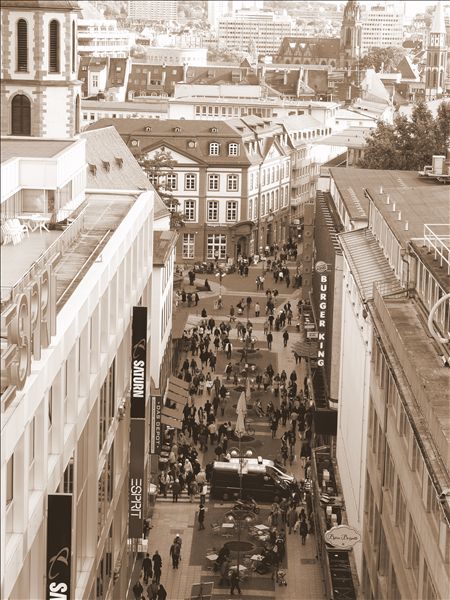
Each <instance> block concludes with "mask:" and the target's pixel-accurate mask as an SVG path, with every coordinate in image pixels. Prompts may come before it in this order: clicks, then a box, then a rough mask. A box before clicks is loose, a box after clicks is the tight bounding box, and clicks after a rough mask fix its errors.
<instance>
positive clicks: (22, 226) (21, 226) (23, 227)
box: [11, 219, 30, 237]
mask: <svg viewBox="0 0 450 600" xmlns="http://www.w3.org/2000/svg"><path fill="white" fill-rule="evenodd" d="M11 221H12V222H13V226H14V228H15V229H17V230H18V231H21V232H22V233H24V234H25V233H26V234H27V236H28V237H30V234H29V231H28V227H27V226H26V225H25V224H24V223H21V222H20V221H19V219H11Z"/></svg>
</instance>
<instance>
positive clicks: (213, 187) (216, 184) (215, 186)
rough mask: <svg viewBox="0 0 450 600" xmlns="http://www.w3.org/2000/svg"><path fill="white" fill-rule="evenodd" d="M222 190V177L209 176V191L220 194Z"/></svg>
mask: <svg viewBox="0 0 450 600" xmlns="http://www.w3.org/2000/svg"><path fill="white" fill-rule="evenodd" d="M219 189H220V176H219V175H209V176H208V190H209V191H210V192H218V191H219Z"/></svg>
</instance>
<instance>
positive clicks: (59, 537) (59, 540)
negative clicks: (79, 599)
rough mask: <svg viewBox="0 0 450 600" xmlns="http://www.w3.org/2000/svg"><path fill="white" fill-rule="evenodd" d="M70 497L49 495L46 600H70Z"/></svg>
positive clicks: (66, 495) (69, 495)
mask: <svg viewBox="0 0 450 600" xmlns="http://www.w3.org/2000/svg"><path fill="white" fill-rule="evenodd" d="M71 555H72V494H49V496H48V514H47V573H46V575H47V581H46V599H47V600H51V599H55V598H63V599H64V600H69V598H70V569H71Z"/></svg>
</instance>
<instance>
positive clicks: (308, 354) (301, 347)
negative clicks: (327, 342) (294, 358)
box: [291, 340, 319, 358]
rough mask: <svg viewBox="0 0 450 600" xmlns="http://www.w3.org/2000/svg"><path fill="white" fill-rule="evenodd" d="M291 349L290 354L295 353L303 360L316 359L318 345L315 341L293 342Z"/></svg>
mask: <svg viewBox="0 0 450 600" xmlns="http://www.w3.org/2000/svg"><path fill="white" fill-rule="evenodd" d="M291 348H292V352H296V353H297V354H298V355H299V356H302V357H303V358H317V351H318V349H319V344H318V343H317V342H316V341H315V340H314V341H312V340H311V341H309V340H299V341H298V342H294V343H293V344H292V346H291Z"/></svg>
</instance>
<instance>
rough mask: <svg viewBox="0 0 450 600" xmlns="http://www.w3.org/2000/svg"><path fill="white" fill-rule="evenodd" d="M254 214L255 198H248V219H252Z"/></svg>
mask: <svg viewBox="0 0 450 600" xmlns="http://www.w3.org/2000/svg"><path fill="white" fill-rule="evenodd" d="M252 216H253V198H249V200H248V220H249V221H251V219H252Z"/></svg>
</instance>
